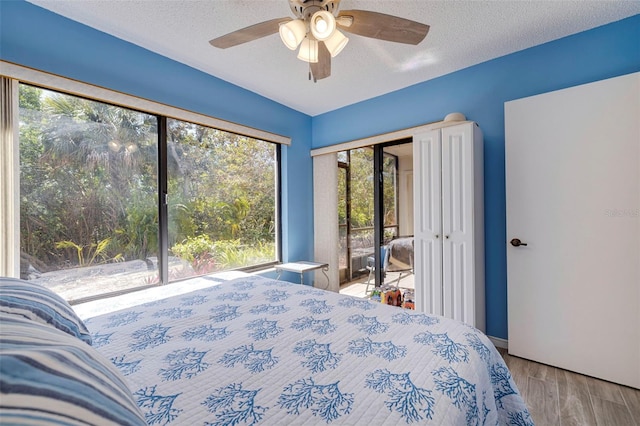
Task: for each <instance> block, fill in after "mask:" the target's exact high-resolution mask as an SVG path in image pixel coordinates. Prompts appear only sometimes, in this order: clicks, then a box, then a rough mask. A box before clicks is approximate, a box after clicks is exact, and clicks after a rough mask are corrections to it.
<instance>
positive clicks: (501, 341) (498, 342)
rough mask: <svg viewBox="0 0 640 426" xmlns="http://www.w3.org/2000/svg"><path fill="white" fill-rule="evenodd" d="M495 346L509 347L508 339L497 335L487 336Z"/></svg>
mask: <svg viewBox="0 0 640 426" xmlns="http://www.w3.org/2000/svg"><path fill="white" fill-rule="evenodd" d="M487 337H488V338H489V340H491V343H493V346H495V347H496V348H502V349H509V341H508V340H506V339H501V338H499V337H493V336H487Z"/></svg>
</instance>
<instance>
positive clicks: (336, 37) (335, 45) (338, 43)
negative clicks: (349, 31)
mask: <svg viewBox="0 0 640 426" xmlns="http://www.w3.org/2000/svg"><path fill="white" fill-rule="evenodd" d="M348 42H349V39H348V38H347V37H345V35H344V34H342V33H341V32H340V31H338V30H336V31H334V33H333V35H332V36H331V37H329V38H328V39H326V40H325V41H324V45H325V46H327V49H328V50H329V53H330V54H331V57H332V58H335V57H336V56H338V53H340V52H342V49H344V47H345V46H346V45H347V43H348Z"/></svg>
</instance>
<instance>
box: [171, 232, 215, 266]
mask: <svg viewBox="0 0 640 426" xmlns="http://www.w3.org/2000/svg"><path fill="white" fill-rule="evenodd" d="M213 251H214V246H213V241H211V239H210V238H209V237H208V236H206V235H198V236H197V237H187V238H186V239H185V240H184V241H183V242H181V243H178V244H175V245H174V246H173V247H171V252H172V253H173V254H174V255H175V256H178V257H179V258H181V259H184V260H186V261H188V262H192V263H193V262H194V261H195V259H196V258H198V257H202V256H205V255H210V254H211V253H212V252H213Z"/></svg>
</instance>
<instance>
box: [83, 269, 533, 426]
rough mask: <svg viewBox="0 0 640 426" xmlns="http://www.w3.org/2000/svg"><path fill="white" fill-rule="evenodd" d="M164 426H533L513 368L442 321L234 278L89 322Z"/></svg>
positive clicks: (462, 329) (467, 332) (147, 411)
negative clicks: (301, 425)
mask: <svg viewBox="0 0 640 426" xmlns="http://www.w3.org/2000/svg"><path fill="white" fill-rule="evenodd" d="M86 324H87V326H88V328H89V329H90V330H91V331H92V335H93V345H94V347H97V348H98V351H100V352H102V353H103V354H104V355H106V356H107V358H109V359H110V360H111V361H112V362H113V363H114V364H115V365H116V366H117V367H118V368H119V369H120V370H121V371H122V373H123V374H124V375H125V377H126V379H127V380H128V384H129V387H130V388H131V389H132V391H133V392H134V396H135V398H136V400H137V403H138V406H139V407H140V408H141V410H142V412H143V413H144V415H145V418H146V421H147V422H148V424H150V425H167V424H175V425H179V424H191V425H207V426H221V425H273V424H325V425H326V424H336V425H345V424H350V425H354V424H364V425H382V424H393V425H397V424H443V425H497V424H500V425H532V424H533V422H532V420H531V417H530V415H529V413H528V411H527V409H526V406H525V404H524V402H523V400H522V399H521V397H520V395H519V393H518V390H517V388H516V386H515V384H514V382H513V380H512V378H511V376H510V374H509V371H508V369H507V367H506V366H505V364H504V362H503V360H502V357H501V356H500V354H499V353H498V352H497V350H496V349H495V348H494V347H493V346H492V344H491V343H490V341H489V340H488V338H487V337H486V336H485V335H484V334H482V333H480V332H479V331H477V330H476V329H474V328H472V327H469V326H467V325H464V324H462V323H459V322H457V321H452V320H448V319H445V318H442V317H437V316H429V315H425V314H421V313H417V312H415V311H409V310H403V309H400V308H396V307H390V306H386V305H383V304H379V303H374V302H369V301H367V300H363V299H357V298H353V297H349V296H343V295H339V294H336V293H332V292H328V291H323V290H318V289H314V288H312V287H308V286H301V285H297V284H291V283H288V282H282V281H274V280H270V279H266V278H262V277H258V276H255V277H253V276H252V277H248V278H240V279H236V280H232V281H229V282H225V283H222V284H220V285H216V286H213V287H209V288H205V289H202V290H198V291H195V292H193V293H189V294H186V295H181V296H174V297H172V298H168V299H162V300H158V301H155V302H151V303H147V304H145V305H140V306H137V307H133V308H130V309H126V310H123V311H120V312H116V313H112V314H106V315H103V316H99V317H95V318H91V319H89V320H87V321H86Z"/></svg>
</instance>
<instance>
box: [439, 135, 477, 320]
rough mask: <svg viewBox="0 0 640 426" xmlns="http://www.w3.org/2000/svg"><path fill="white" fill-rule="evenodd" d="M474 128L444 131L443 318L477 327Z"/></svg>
mask: <svg viewBox="0 0 640 426" xmlns="http://www.w3.org/2000/svg"><path fill="white" fill-rule="evenodd" d="M472 131H473V125H466V126H454V127H446V128H444V129H442V234H443V236H444V238H443V239H442V251H443V255H442V262H443V271H442V287H443V295H442V299H443V315H444V316H446V317H447V318H453V319H457V320H459V321H463V322H466V323H467V324H474V321H475V319H474V316H475V311H474V303H475V294H474V291H473V285H472V284H473V279H474V263H473V261H472V259H473V194H474V191H473V185H474V181H473V179H474V174H473V150H472V148H473V139H472V137H473V133H472Z"/></svg>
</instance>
